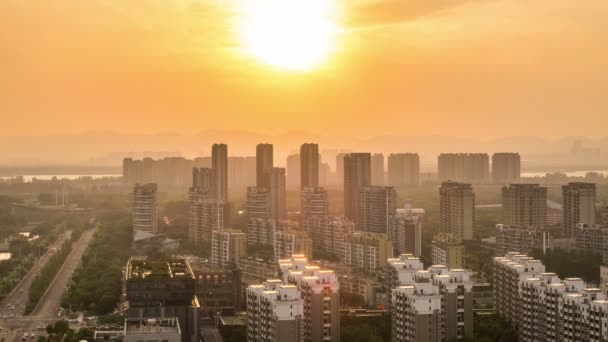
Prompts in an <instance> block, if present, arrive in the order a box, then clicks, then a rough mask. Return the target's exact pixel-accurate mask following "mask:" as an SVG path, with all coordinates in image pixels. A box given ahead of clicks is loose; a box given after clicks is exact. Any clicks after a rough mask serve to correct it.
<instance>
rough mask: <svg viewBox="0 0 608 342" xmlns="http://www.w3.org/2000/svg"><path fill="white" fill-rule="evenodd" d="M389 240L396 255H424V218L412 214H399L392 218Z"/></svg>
mask: <svg viewBox="0 0 608 342" xmlns="http://www.w3.org/2000/svg"><path fill="white" fill-rule="evenodd" d="M389 239H390V240H391V241H392V242H393V250H394V251H395V254H412V255H415V256H420V255H421V254H422V218H420V217H419V216H415V215H411V213H397V214H395V215H394V216H392V217H391V220H390V226H389Z"/></svg>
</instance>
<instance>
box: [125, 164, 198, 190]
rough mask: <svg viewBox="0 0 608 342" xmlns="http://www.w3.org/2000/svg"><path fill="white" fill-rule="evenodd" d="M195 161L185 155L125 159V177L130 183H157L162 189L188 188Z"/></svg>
mask: <svg viewBox="0 0 608 342" xmlns="http://www.w3.org/2000/svg"><path fill="white" fill-rule="evenodd" d="M193 167H194V162H193V161H192V160H190V159H186V158H183V157H166V158H163V159H159V160H153V159H152V158H145V159H144V160H133V159H131V158H125V159H124V160H123V179H124V180H125V181H126V182H127V183H128V184H135V183H140V184H141V183H156V184H157V186H158V187H159V188H160V189H165V188H169V189H182V190H183V189H187V188H188V187H189V186H190V180H191V179H192V178H191V177H192V168H193Z"/></svg>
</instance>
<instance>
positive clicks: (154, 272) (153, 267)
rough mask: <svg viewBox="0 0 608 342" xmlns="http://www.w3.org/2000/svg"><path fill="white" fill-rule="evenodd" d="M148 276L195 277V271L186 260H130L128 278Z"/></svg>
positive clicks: (144, 277)
mask: <svg viewBox="0 0 608 342" xmlns="http://www.w3.org/2000/svg"><path fill="white" fill-rule="evenodd" d="M147 278H194V273H193V272H192V269H191V268H190V265H189V264H188V261H186V260H181V259H176V260H133V259H131V260H129V262H128V264H127V279H147Z"/></svg>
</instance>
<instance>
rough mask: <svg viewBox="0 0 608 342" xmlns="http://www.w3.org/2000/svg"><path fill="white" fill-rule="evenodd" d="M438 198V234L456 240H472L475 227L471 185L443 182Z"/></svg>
mask: <svg viewBox="0 0 608 342" xmlns="http://www.w3.org/2000/svg"><path fill="white" fill-rule="evenodd" d="M439 196H440V203H439V206H440V208H439V209H440V216H441V217H440V219H441V225H440V227H439V228H440V232H442V233H444V234H452V235H453V236H454V237H455V238H456V239H457V240H459V241H462V240H473V237H474V236H473V235H474V234H473V233H474V232H473V227H474V226H475V193H474V192H473V188H472V187H471V184H465V183H457V182H443V183H442V184H441V188H440V189H439Z"/></svg>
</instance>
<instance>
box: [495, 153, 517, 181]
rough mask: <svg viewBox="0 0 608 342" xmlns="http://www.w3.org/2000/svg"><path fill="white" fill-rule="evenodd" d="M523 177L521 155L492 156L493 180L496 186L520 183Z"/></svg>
mask: <svg viewBox="0 0 608 342" xmlns="http://www.w3.org/2000/svg"><path fill="white" fill-rule="evenodd" d="M520 177H521V157H520V155H519V153H494V154H493V155H492V180H493V181H494V184H509V183H518V182H519V180H520Z"/></svg>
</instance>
